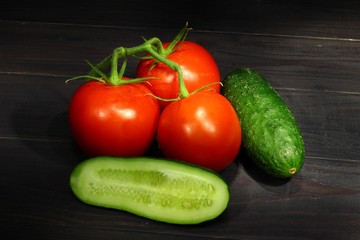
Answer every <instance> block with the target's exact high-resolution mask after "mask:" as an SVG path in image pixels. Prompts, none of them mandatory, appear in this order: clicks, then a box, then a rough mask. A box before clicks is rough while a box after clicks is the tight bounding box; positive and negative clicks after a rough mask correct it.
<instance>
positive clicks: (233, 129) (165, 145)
mask: <svg viewBox="0 0 360 240" xmlns="http://www.w3.org/2000/svg"><path fill="white" fill-rule="evenodd" d="M157 137H158V143H159V146H160V149H161V151H162V152H163V154H164V156H165V157H167V158H170V159H176V160H182V161H186V162H190V163H193V164H196V165H200V166H203V167H207V168H210V169H212V170H215V171H220V170H222V169H224V168H225V167H227V166H228V165H230V164H231V162H232V161H233V160H234V159H235V158H236V156H237V154H238V152H239V149H240V145H241V140H242V133H241V125H240V121H239V119H238V117H237V115H236V112H235V110H234V108H233V107H232V105H231V104H230V102H229V101H228V100H227V99H226V98H225V97H224V96H223V95H221V94H219V93H216V92H214V91H200V92H197V93H194V94H192V95H190V96H189V97H186V98H183V99H181V100H178V101H174V102H172V103H171V104H170V105H169V106H167V107H166V108H165V109H164V111H163V112H162V114H161V116H160V119H159V126H158V130H157Z"/></svg>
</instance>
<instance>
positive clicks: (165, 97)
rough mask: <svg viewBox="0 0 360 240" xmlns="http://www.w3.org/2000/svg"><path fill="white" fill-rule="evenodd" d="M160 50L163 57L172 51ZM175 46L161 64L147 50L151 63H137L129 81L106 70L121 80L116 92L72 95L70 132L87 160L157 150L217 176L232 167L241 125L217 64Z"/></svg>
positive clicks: (101, 84) (193, 49)
mask: <svg viewBox="0 0 360 240" xmlns="http://www.w3.org/2000/svg"><path fill="white" fill-rule="evenodd" d="M161 44H162V46H163V48H164V49H169V48H168V47H169V45H174V44H173V42H167V43H161ZM144 46H147V45H144ZM174 46H175V48H171V51H167V52H165V54H164V56H163V57H162V56H161V55H157V53H153V49H154V48H155V47H154V46H153V45H152V46H151V48H146V49H147V50H148V52H149V53H150V55H153V56H155V57H150V58H149V57H146V58H143V59H141V60H140V61H139V62H138V66H137V69H136V73H135V75H136V76H135V77H134V78H135V79H133V81H132V80H130V79H128V78H125V77H123V76H120V77H119V76H118V75H117V72H116V73H114V71H117V70H116V69H115V70H114V69H112V73H113V74H114V75H115V76H112V78H113V79H114V78H117V79H120V80H121V81H117V83H116V84H109V82H106V81H104V79H103V78H100V79H98V80H94V79H92V80H91V81H88V82H86V83H84V84H83V85H82V86H81V87H80V88H79V89H77V91H76V92H75V93H74V95H73V97H72V99H71V102H70V105H69V121H70V128H71V130H72V133H73V136H74V138H75V141H76V142H77V144H78V145H79V146H80V148H81V149H82V150H83V151H84V152H85V153H86V154H87V155H89V156H99V155H111V156H125V157H135V156H143V155H146V154H147V153H148V151H149V150H150V148H151V146H152V145H153V144H154V142H157V146H158V147H159V149H160V150H161V152H162V154H163V156H164V157H165V158H169V159H176V160H181V161H186V162H189V163H192V164H195V165H199V166H203V167H206V168H209V169H212V170H215V171H220V170H222V169H224V168H225V167H227V166H228V165H229V164H230V163H231V162H232V161H233V160H234V159H235V157H236V156H237V154H238V151H239V149H240V145H241V140H242V134H241V127H240V122H239V119H238V117H237V115H236V112H235V110H234V109H233V107H232V105H231V104H230V102H229V101H228V100H227V99H226V98H225V97H224V96H222V95H221V94H220V87H221V81H220V73H219V69H218V66H217V64H216V62H215V60H214V59H213V57H212V56H211V55H210V53H209V52H208V51H207V50H206V49H205V48H203V47H202V46H200V45H199V44H197V43H194V42H190V41H185V40H183V41H181V42H176V44H175V45H174ZM174 46H173V47H174ZM138 49H142V48H134V52H136V51H138ZM131 50H132V49H130V50H128V51H125V52H126V54H129V52H130V53H131ZM118 52H120V54H121V53H122V52H124V51H122V49H119V51H118ZM114 54H115V52H114ZM148 55H149V54H148ZM168 60H170V61H171V63H172V64H173V65H172V64H169V62H168ZM163 61H164V62H163ZM113 62H114V61H113ZM124 66H125V65H124ZM172 66H173V67H172ZM114 68H116V67H114ZM179 68H180V70H179ZM93 69H94V70H95V72H99V69H97V68H93ZM121 71H123V69H122V70H121ZM121 71H120V72H121ZM179 71H180V72H179ZM121 73H122V72H121ZM179 73H182V76H179ZM120 75H121V74H120ZM180 77H182V78H180ZM136 79H139V81H138V82H137V81H135V80H136ZM144 79H145V81H143V80H144ZM140 80H142V81H140Z"/></svg>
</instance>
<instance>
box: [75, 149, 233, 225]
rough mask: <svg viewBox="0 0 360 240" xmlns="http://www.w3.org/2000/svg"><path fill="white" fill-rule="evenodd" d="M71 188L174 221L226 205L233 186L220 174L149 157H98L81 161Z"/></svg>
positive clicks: (207, 216) (85, 197)
mask: <svg viewBox="0 0 360 240" xmlns="http://www.w3.org/2000/svg"><path fill="white" fill-rule="evenodd" d="M70 187H71V189H72V191H73V193H74V194H75V195H76V196H77V198H79V199H80V200H81V201H82V202H84V203H87V204H89V205H93V206H98V207H104V208H111V209H117V210H122V211H126V212H129V213H132V214H135V215H138V216H142V217H146V218H149V219H152V220H156V221H161V222H166V223H172V224H198V223H201V222H205V221H208V220H212V219H215V218H216V217H218V216H219V215H220V214H221V213H222V212H223V211H224V210H225V209H226V208H227V206H228V203H229V196H230V192H229V186H228V184H227V183H226V182H225V181H224V179H223V178H222V177H221V176H220V175H219V174H217V173H215V172H213V171H211V170H208V169H205V168H200V167H197V166H194V165H190V164H187V163H183V162H179V161H172V160H166V159H156V158H150V157H138V158H121V157H105V156H101V157H95V158H90V159H87V160H85V161H83V162H81V163H79V164H78V165H77V166H75V168H74V169H73V171H72V173H71V175H70Z"/></svg>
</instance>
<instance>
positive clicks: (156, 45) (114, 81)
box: [101, 38, 189, 98]
mask: <svg viewBox="0 0 360 240" xmlns="http://www.w3.org/2000/svg"><path fill="white" fill-rule="evenodd" d="M143 52H147V53H148V54H150V55H151V56H152V57H153V58H154V59H155V60H157V61H159V62H162V63H164V64H165V65H167V66H168V67H169V68H171V69H172V70H174V71H176V72H177V74H178V79H179V89H180V93H179V97H180V98H184V97H188V96H189V92H188V90H187V88H186V86H185V82H184V78H183V73H182V69H181V67H180V66H179V65H178V64H177V63H175V62H173V61H171V60H169V59H167V58H166V57H164V56H163V55H162V54H163V53H164V52H165V49H164V48H163V46H162V43H161V41H160V40H159V39H158V38H152V39H150V40H148V41H146V42H145V43H143V44H141V45H139V46H136V47H132V48H124V47H119V48H115V49H114V51H113V54H112V57H111V72H110V77H109V79H108V81H107V83H108V84H110V85H115V86H118V85H122V84H126V82H127V81H125V82H124V81H121V78H122V77H123V74H124V72H125V67H126V58H127V56H134V55H136V54H139V53H143ZM119 58H125V60H124V63H123V65H122V68H121V71H120V73H119V72H118V62H119ZM107 59H108V60H109V58H107ZM101 64H102V65H106V64H105V62H104V61H102V62H101Z"/></svg>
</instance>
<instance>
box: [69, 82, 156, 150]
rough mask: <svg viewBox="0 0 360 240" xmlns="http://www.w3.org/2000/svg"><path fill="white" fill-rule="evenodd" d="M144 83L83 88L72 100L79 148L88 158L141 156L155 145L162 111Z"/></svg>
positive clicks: (73, 127)
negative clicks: (99, 156) (154, 141)
mask: <svg viewBox="0 0 360 240" xmlns="http://www.w3.org/2000/svg"><path fill="white" fill-rule="evenodd" d="M149 94H151V91H150V90H149V89H148V88H146V87H145V86H144V85H143V84H141V83H136V84H125V85H121V86H112V85H109V84H106V83H103V82H100V81H95V80H92V81H89V82H86V83H84V84H83V85H81V86H80V87H79V88H78V89H77V90H76V91H75V93H74V95H73V96H72V98H71V101H70V105H69V113H68V114H69V122H70V128H71V131H72V134H73V136H74V138H75V141H76V142H77V144H78V145H79V146H80V148H81V149H82V150H83V151H84V152H85V153H86V154H87V155H89V156H97V155H112V156H127V157H130V156H140V155H143V154H144V153H145V152H146V151H147V150H148V149H149V148H150V145H151V144H152V143H153V140H154V137H155V134H156V128H157V123H158V119H159V116H160V108H159V104H158V101H157V100H156V99H154V98H153V97H152V96H149Z"/></svg>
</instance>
